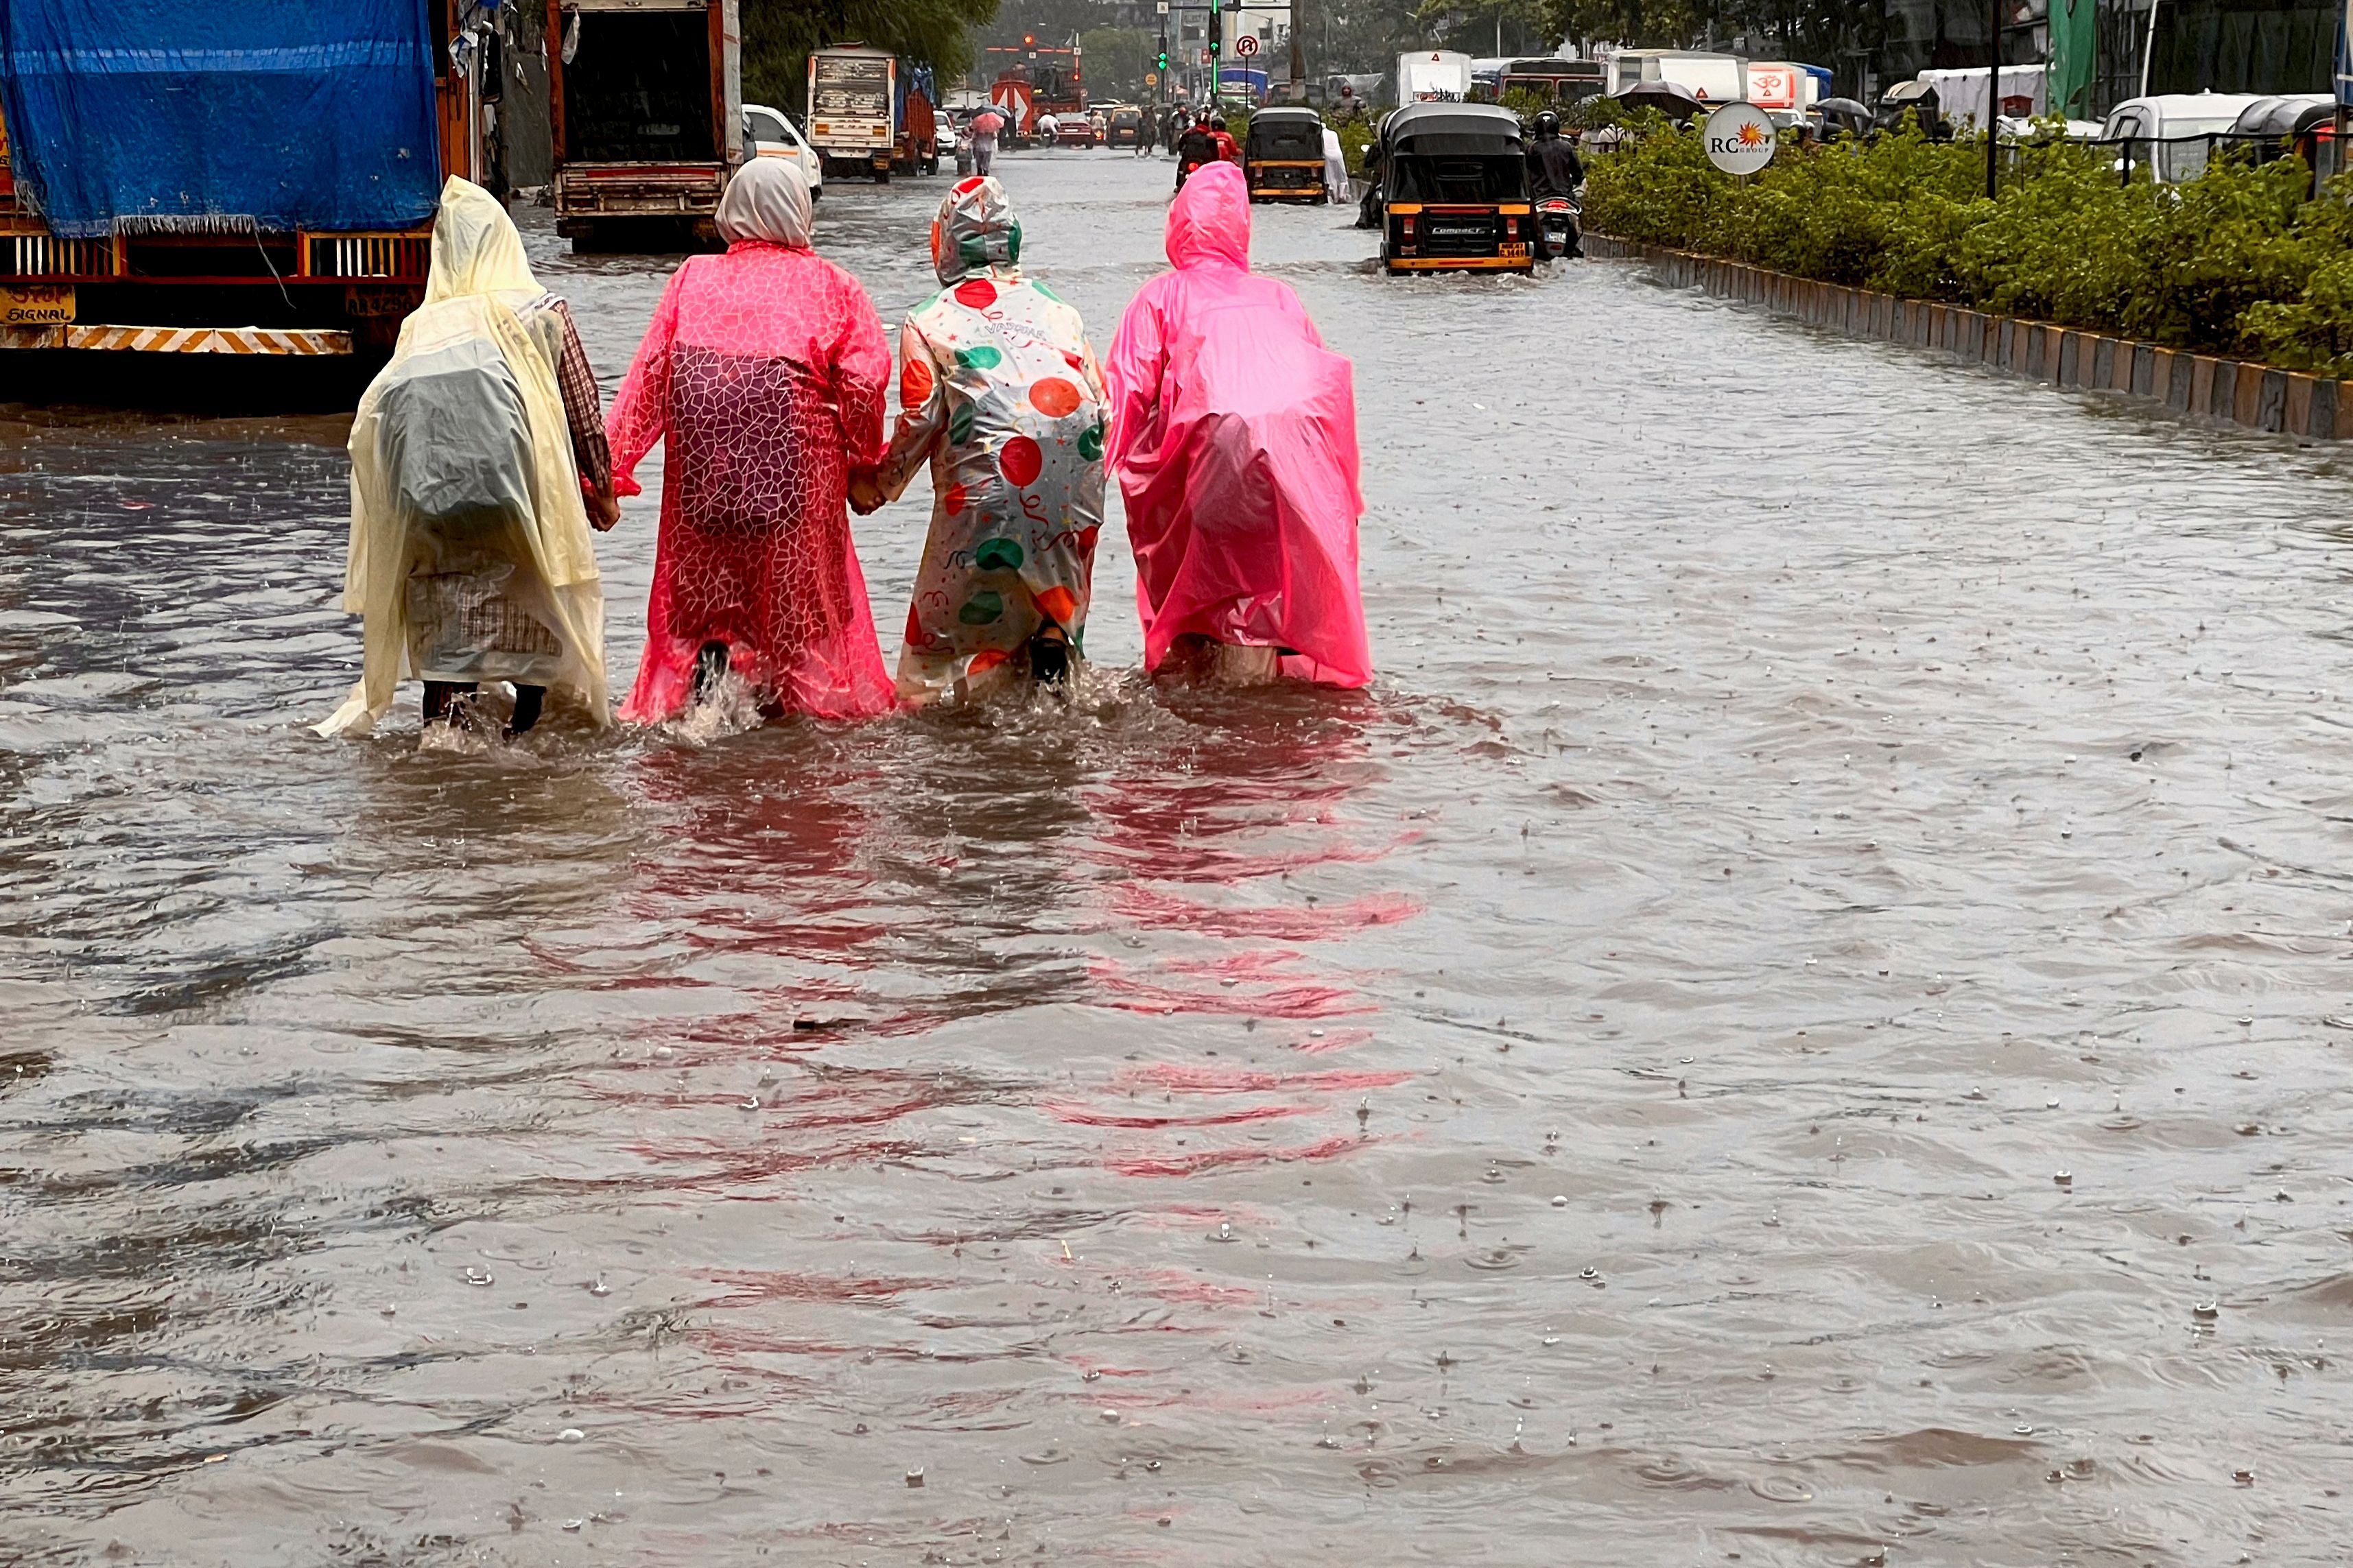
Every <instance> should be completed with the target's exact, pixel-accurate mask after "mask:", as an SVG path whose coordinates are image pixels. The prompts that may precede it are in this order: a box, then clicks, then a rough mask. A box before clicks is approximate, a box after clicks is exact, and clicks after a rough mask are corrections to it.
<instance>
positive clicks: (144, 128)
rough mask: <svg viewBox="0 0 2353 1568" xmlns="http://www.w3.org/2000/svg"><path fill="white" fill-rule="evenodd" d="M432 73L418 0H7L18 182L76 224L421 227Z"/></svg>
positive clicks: (5, 105) (232, 230)
mask: <svg viewBox="0 0 2353 1568" xmlns="http://www.w3.org/2000/svg"><path fill="white" fill-rule="evenodd" d="M433 74H434V54H433V31H432V28H431V26H430V23H429V20H428V18H427V7H426V0H336V3H335V4H333V5H321V4H318V3H317V0H106V3H105V4H103V5H94V4H91V0H0V113H5V116H6V119H7V123H8V137H9V143H10V149H9V150H10V153H11V155H12V157H13V159H14V162H15V165H16V181H17V184H18V187H19V189H21V190H24V191H26V192H28V193H29V194H30V195H32V197H33V200H34V201H35V203H36V204H37V205H38V207H39V209H40V213H41V216H43V217H44V218H45V219H47V222H48V225H49V226H50V227H51V228H52V229H54V230H55V231H57V232H58V234H61V235H64V236H66V237H69V238H77V239H96V238H103V237H108V236H110V235H112V234H114V233H116V232H118V231H121V232H134V233H135V232H142V231H144V232H151V233H182V234H237V233H244V232H247V231H249V230H253V229H274V230H289V229H298V228H310V229H368V228H401V227H406V226H411V225H415V224H419V223H423V222H425V221H426V220H427V219H428V218H430V217H431V216H433V211H434V206H435V204H436V202H437V201H438V198H439V195H440V190H441V154H440V139H439V132H438V128H437V125H436V122H435V118H434V112H433Z"/></svg>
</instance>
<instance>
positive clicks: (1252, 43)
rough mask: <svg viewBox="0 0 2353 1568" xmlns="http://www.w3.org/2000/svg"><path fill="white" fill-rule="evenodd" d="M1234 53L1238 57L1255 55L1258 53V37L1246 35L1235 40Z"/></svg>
mask: <svg viewBox="0 0 2353 1568" xmlns="http://www.w3.org/2000/svg"><path fill="white" fill-rule="evenodd" d="M1234 53H1236V54H1238V55H1254V54H1256V53H1258V35H1257V34H1256V33H1244V34H1243V35H1242V36H1241V37H1239V38H1236V39H1235V40H1234Z"/></svg>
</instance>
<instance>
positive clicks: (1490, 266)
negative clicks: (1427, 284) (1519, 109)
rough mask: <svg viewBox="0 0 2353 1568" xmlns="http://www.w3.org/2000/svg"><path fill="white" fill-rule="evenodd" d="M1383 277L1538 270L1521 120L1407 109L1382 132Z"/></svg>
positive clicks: (1474, 110) (1450, 107)
mask: <svg viewBox="0 0 2353 1568" xmlns="http://www.w3.org/2000/svg"><path fill="white" fill-rule="evenodd" d="M1380 168H1381V208H1382V214H1383V220H1384V221H1383V223H1382V229H1381V270H1382V271H1384V272H1391V273H1395V272H1437V271H1457V270H1465V269H1474V268H1475V269H1480V270H1500V271H1514V272H1532V271H1534V270H1535V264H1536V257H1535V253H1536V247H1535V238H1536V234H1535V216H1534V214H1533V212H1532V211H1531V205H1530V203H1529V200H1528V158H1527V148H1526V145H1525V142H1523V141H1522V140H1521V132H1520V117H1519V116H1518V115H1516V114H1514V113H1513V112H1512V111H1511V110H1508V109H1504V108H1503V107H1501V106H1500V105H1497V104H1492V103H1445V102H1436V103H1409V104H1407V105H1406V106H1405V107H1404V108H1402V109H1399V110H1398V111H1397V112H1396V113H1394V114H1392V115H1390V116H1389V117H1388V120H1387V121H1385V122H1383V124H1382V126H1381V144H1380Z"/></svg>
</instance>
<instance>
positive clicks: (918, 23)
mask: <svg viewBox="0 0 2353 1568" xmlns="http://www.w3.org/2000/svg"><path fill="white" fill-rule="evenodd" d="M743 15H744V97H745V98H747V99H749V100H752V101H753V102H754V103H773V104H776V105H778V106H780V107H787V106H788V107H793V108H799V109H806V108H807V101H806V100H807V96H808V57H809V53H810V51H811V50H813V49H821V48H825V47H828V46H830V45H834V44H851V43H859V44H871V45H873V46H874V47H876V48H879V49H889V50H890V51H891V52H892V54H894V55H898V56H899V57H901V58H903V59H910V60H917V61H922V62H923V63H926V64H928V65H930V66H932V67H933V68H934V69H935V70H936V71H937V72H938V73H939V76H940V78H941V79H942V80H943V82H945V81H952V80H954V79H955V78H956V77H958V76H960V75H962V74H963V73H964V72H965V70H966V69H968V68H970V67H971V65H972V62H973V42H972V33H973V29H975V28H976V27H986V26H988V25H989V24H990V23H991V22H993V21H995V20H996V19H997V0H743Z"/></svg>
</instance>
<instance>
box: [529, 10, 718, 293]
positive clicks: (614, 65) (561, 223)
mask: <svg viewBox="0 0 2353 1568" xmlns="http://www.w3.org/2000/svg"><path fill="white" fill-rule="evenodd" d="M737 3H738V0H547V25H548V37H550V38H551V39H553V40H558V43H557V47H554V48H552V49H551V50H550V53H549V58H548V62H547V77H548V108H549V118H550V120H551V121H552V127H551V129H552V131H553V132H554V143H555V148H554V152H555V157H554V168H555V192H554V195H555V229H556V232H557V233H558V234H561V235H563V236H565V237H566V238H568V239H570V240H571V241H572V247H573V249H575V250H611V249H649V250H671V249H679V248H682V247H686V248H691V247H699V246H714V245H716V244H717V243H718V237H719V231H718V226H717V222H716V214H717V213H718V211H719V195H720V193H721V192H722V191H723V190H725V189H726V188H727V176H728V175H729V174H731V173H732V172H733V169H734V167H735V165H736V164H737V163H741V162H742V161H743V156H744V153H743V118H744V87H743V80H744V75H743V72H744V64H743V44H742V30H741V28H740V26H739V25H738V21H737Z"/></svg>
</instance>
